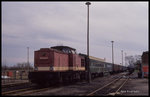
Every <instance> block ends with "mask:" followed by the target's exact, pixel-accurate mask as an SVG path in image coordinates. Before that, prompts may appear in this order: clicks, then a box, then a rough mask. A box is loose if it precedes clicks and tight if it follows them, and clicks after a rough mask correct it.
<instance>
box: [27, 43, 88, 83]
mask: <svg viewBox="0 0 150 97" xmlns="http://www.w3.org/2000/svg"><path fill="white" fill-rule="evenodd" d="M34 66H35V70H34V71H32V72H29V75H28V77H29V80H30V81H31V82H32V83H37V84H43V83H44V84H45V83H53V82H57V81H60V82H61V81H67V80H74V79H82V78H84V77H85V72H84V71H85V59H84V57H82V56H80V55H78V54H76V50H75V49H73V48H71V47H68V46H55V47H51V48H41V49H40V50H38V51H35V53H34Z"/></svg>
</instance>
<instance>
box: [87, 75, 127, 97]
mask: <svg viewBox="0 0 150 97" xmlns="http://www.w3.org/2000/svg"><path fill="white" fill-rule="evenodd" d="M128 80H129V76H126V77H125V76H124V75H123V76H121V77H119V78H117V79H115V80H113V81H111V82H110V83H107V84H106V85H103V86H102V87H100V88H97V89H95V90H93V91H92V92H90V93H88V94H87V95H86V96H108V95H109V96H114V95H120V93H119V90H120V89H121V88H122V87H123V86H124V84H125V83H126V82H127V81H128Z"/></svg>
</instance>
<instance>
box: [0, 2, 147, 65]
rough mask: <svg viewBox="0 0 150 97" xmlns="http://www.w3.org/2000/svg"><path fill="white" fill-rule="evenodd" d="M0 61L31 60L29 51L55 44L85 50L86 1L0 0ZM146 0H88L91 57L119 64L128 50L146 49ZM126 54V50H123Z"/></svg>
mask: <svg viewBox="0 0 150 97" xmlns="http://www.w3.org/2000/svg"><path fill="white" fill-rule="evenodd" d="M1 23H2V63H5V64H7V65H13V64H17V63H19V62H20V63H21V62H27V47H29V48H30V49H29V50H30V59H29V61H30V63H32V64H34V51H35V50H38V49H40V48H49V47H51V46H56V45H67V46H70V47H73V48H75V49H76V50H77V52H78V53H84V54H86V53H87V40H86V39H87V38H86V37H87V6H86V5H85V2H2V21H1ZM148 38H149V37H148V2H91V5H90V56H95V57H98V58H106V61H107V62H111V60H112V55H111V54H112V48H111V46H112V44H111V42H110V41H112V40H113V41H114V62H115V63H117V64H120V63H121V62H122V61H121V50H123V51H124V53H125V52H126V53H127V55H141V54H142V52H143V51H148ZM124 55H125V54H124Z"/></svg>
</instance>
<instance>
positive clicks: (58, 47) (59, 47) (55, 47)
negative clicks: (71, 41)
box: [51, 46, 76, 51]
mask: <svg viewBox="0 0 150 97" xmlns="http://www.w3.org/2000/svg"><path fill="white" fill-rule="evenodd" d="M51 48H53V49H58V50H62V49H63V48H68V49H71V50H74V51H76V49H74V48H71V47H69V46H53V47H51Z"/></svg>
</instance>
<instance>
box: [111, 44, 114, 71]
mask: <svg viewBox="0 0 150 97" xmlns="http://www.w3.org/2000/svg"><path fill="white" fill-rule="evenodd" d="M111 43H112V64H113V70H114V50H113V43H114V41H111Z"/></svg>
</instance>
